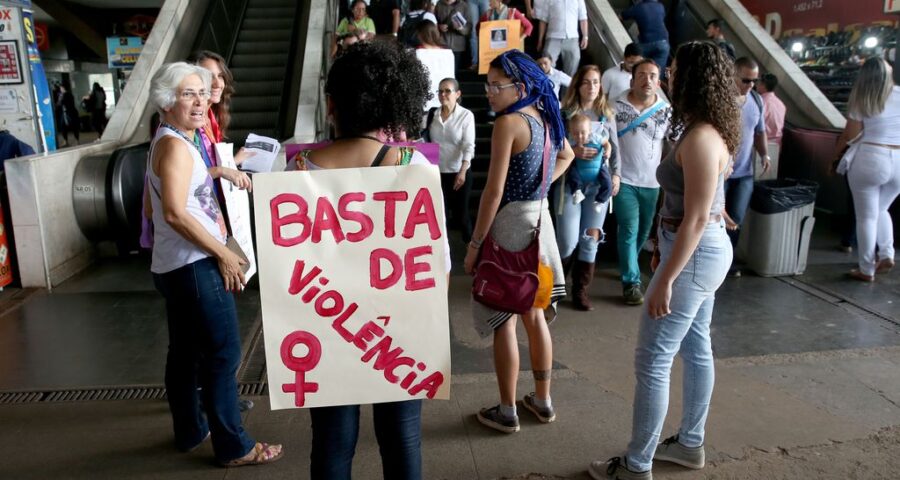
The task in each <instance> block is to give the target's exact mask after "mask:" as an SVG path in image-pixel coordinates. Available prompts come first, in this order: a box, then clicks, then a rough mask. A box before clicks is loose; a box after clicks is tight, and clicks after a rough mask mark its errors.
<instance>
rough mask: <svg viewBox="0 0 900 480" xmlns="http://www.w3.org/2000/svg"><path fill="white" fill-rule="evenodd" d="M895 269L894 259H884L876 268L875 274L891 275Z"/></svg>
mask: <svg viewBox="0 0 900 480" xmlns="http://www.w3.org/2000/svg"><path fill="white" fill-rule="evenodd" d="M893 268H894V259H892V258H882V259H881V260H880V261H879V262H878V265H877V266H876V267H875V273H890V272H891V270H892V269H893Z"/></svg>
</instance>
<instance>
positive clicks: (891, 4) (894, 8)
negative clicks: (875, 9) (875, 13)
mask: <svg viewBox="0 0 900 480" xmlns="http://www.w3.org/2000/svg"><path fill="white" fill-rule="evenodd" d="M884 13H900V0H884Z"/></svg>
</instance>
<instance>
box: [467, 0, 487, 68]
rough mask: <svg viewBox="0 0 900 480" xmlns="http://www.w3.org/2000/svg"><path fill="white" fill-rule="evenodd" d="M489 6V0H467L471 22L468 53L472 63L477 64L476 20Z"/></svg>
mask: <svg viewBox="0 0 900 480" xmlns="http://www.w3.org/2000/svg"><path fill="white" fill-rule="evenodd" d="M490 8H491V5H490V0H469V19H470V21H471V22H473V23H472V31H471V32H469V53H470V54H471V55H472V65H477V64H478V29H477V28H475V27H477V26H478V21H479V20H480V19H481V16H482V15H484V12H486V11H488V9H490Z"/></svg>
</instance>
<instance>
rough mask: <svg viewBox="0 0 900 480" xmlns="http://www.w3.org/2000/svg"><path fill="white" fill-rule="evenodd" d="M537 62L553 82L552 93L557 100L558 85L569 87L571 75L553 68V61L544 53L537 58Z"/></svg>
mask: <svg viewBox="0 0 900 480" xmlns="http://www.w3.org/2000/svg"><path fill="white" fill-rule="evenodd" d="M537 64H538V66H540V67H541V70H543V71H544V73H546V74H547V77H549V78H550V81H551V82H553V93H555V94H556V99H557V100H559V87H566V88H569V85H570V84H571V83H572V77H570V76H568V75H566V74H565V73H563V72H560V71H559V70H557V69H555V68H553V61H552V60H551V59H550V57H548V56H546V55H541V57H540V58H538V59H537Z"/></svg>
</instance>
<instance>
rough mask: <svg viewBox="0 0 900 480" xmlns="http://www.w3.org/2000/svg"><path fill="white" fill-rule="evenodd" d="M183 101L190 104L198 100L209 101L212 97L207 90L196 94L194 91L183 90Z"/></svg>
mask: <svg viewBox="0 0 900 480" xmlns="http://www.w3.org/2000/svg"><path fill="white" fill-rule="evenodd" d="M180 97H181V99H182V100H184V101H186V102H188V101H193V100H194V99H197V100H208V99H209V97H210V94H209V92H207V91H206V90H200V91H199V92H195V91H193V90H183V91H182V92H181V95H180Z"/></svg>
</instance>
